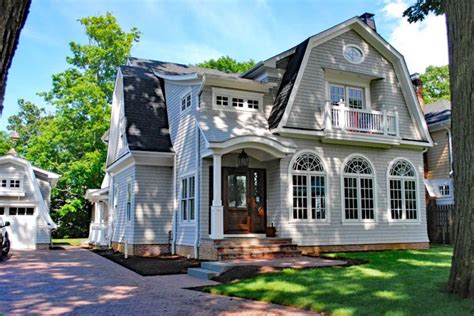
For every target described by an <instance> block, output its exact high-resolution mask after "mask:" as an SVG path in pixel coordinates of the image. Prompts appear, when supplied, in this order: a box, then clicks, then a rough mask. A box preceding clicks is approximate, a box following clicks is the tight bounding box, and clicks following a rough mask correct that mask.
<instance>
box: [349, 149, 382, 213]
mask: <svg viewBox="0 0 474 316" xmlns="http://www.w3.org/2000/svg"><path fill="white" fill-rule="evenodd" d="M343 185H344V218H345V219H346V220H349V221H351V220H352V221H357V220H374V219H375V193H374V185H375V183H374V171H373V170H372V167H371V165H370V163H369V162H368V161H367V160H366V159H365V158H363V157H359V156H356V157H353V158H351V159H350V160H349V161H347V163H346V164H345V165H344V169H343Z"/></svg>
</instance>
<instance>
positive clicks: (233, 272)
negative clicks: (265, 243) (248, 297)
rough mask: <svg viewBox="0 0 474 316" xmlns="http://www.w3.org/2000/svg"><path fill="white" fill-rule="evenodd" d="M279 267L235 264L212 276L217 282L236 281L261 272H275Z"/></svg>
mask: <svg viewBox="0 0 474 316" xmlns="http://www.w3.org/2000/svg"><path fill="white" fill-rule="evenodd" d="M278 270H280V269H278V268H272V267H262V266H237V267H233V268H230V269H229V270H227V271H226V272H223V273H221V274H220V275H218V276H215V277H213V278H212V280H213V281H216V282H219V283H231V282H238V281H240V280H243V279H248V278H252V277H254V276H257V275H259V274H262V273H270V272H276V271H278Z"/></svg>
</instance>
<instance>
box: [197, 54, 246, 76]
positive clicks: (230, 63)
mask: <svg viewBox="0 0 474 316" xmlns="http://www.w3.org/2000/svg"><path fill="white" fill-rule="evenodd" d="M254 65H255V61H253V60H252V59H250V60H248V61H242V62H238V61H237V60H235V59H233V58H231V57H229V56H222V57H219V58H218V59H217V60H215V59H209V60H206V61H204V62H202V63H200V64H197V65H196V66H198V67H203V68H211V69H217V70H220V71H224V72H231V73H244V72H246V71H247V70H249V69H250V68H252V67H253V66H254Z"/></svg>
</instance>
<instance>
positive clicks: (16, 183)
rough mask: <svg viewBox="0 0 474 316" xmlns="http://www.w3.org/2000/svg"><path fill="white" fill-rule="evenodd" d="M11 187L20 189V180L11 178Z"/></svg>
mask: <svg viewBox="0 0 474 316" xmlns="http://www.w3.org/2000/svg"><path fill="white" fill-rule="evenodd" d="M10 188H12V189H19V188H20V180H10Z"/></svg>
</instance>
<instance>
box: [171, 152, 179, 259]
mask: <svg viewBox="0 0 474 316" xmlns="http://www.w3.org/2000/svg"><path fill="white" fill-rule="evenodd" d="M176 207H177V203H176V155H174V157H173V223H172V225H171V230H172V234H173V237H172V242H171V254H173V255H174V254H176V236H177V229H178V223H177V220H178V219H177V209H176Z"/></svg>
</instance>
